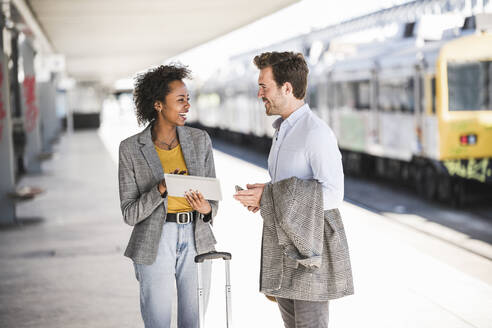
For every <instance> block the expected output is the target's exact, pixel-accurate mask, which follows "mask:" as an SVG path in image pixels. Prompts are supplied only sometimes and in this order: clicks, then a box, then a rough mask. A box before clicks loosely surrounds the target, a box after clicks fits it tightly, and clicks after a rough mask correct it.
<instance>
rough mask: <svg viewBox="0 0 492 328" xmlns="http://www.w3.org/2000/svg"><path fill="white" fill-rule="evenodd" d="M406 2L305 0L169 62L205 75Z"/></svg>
mask: <svg viewBox="0 0 492 328" xmlns="http://www.w3.org/2000/svg"><path fill="white" fill-rule="evenodd" d="M406 2H409V1H408V0H344V1H338V0H337V1H334V0H303V1H300V2H298V3H296V4H293V5H291V6H289V7H287V8H284V9H282V10H280V11H278V12H276V13H274V14H271V15H269V16H267V17H264V18H262V19H260V20H258V21H256V22H253V23H251V24H249V25H247V26H245V27H243V28H240V29H238V30H235V31H232V32H230V33H228V34H226V35H224V36H222V37H219V38H217V39H215V40H212V41H210V42H208V43H206V44H203V45H201V46H198V47H196V48H193V49H191V50H189V51H187V52H184V53H182V54H180V55H178V56H176V57H174V58H171V59H170V60H168V61H166V62H173V61H179V62H181V63H183V64H186V65H189V66H190V68H191V70H192V71H193V72H194V74H195V75H198V76H200V77H202V78H206V77H207V76H210V74H212V73H213V72H214V71H215V70H216V68H217V67H218V66H219V65H221V64H222V65H223V63H224V62H226V61H227V59H228V58H229V57H231V56H234V55H237V54H241V53H244V52H247V51H250V50H254V49H258V48H262V47H265V46H268V45H270V44H273V43H277V42H279V41H282V40H286V39H289V38H291V37H294V36H296V35H300V34H304V33H307V32H309V31H311V30H317V29H320V28H323V27H326V26H329V25H332V24H336V23H339V22H342V21H344V20H347V19H350V18H353V17H357V16H361V15H364V14H367V13H370V12H374V11H377V10H380V9H384V8H388V7H392V6H396V5H398V4H402V3H406ZM204 58H206V60H204Z"/></svg>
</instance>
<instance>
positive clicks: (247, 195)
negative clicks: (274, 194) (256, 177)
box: [234, 183, 265, 213]
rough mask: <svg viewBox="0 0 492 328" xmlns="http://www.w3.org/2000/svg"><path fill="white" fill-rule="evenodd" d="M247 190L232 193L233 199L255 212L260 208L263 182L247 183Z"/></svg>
mask: <svg viewBox="0 0 492 328" xmlns="http://www.w3.org/2000/svg"><path fill="white" fill-rule="evenodd" d="M246 188H248V190H240V191H238V192H237V193H236V194H235V195H234V199H236V200H237V201H239V202H240V203H241V204H243V206H244V207H247V208H248V211H250V212H253V213H256V212H258V210H259V209H260V200H261V195H262V194H263V189H264V188H265V184H264V183H255V184H247V185H246Z"/></svg>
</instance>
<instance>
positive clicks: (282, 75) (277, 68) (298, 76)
mask: <svg viewBox="0 0 492 328" xmlns="http://www.w3.org/2000/svg"><path fill="white" fill-rule="evenodd" d="M253 61H254V63H255V65H256V67H258V69H263V68H266V67H271V68H272V73H273V79H274V80H275V83H276V84H277V86H278V87H279V88H280V87H281V86H282V85H283V84H284V83H285V82H289V83H290V84H292V88H293V93H294V97H296V98H297V99H304V97H305V96H306V88H307V75H308V73H309V69H308V66H307V64H306V61H305V60H304V56H303V55H302V54H301V53H294V52H292V51H289V52H276V51H274V52H264V53H262V54H261V55H258V56H256V57H255V59H254V60H253Z"/></svg>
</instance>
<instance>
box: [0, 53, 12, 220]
mask: <svg viewBox="0 0 492 328" xmlns="http://www.w3.org/2000/svg"><path fill="white" fill-rule="evenodd" d="M8 72H9V71H8V68H7V57H6V56H5V55H4V54H3V52H0V154H2V156H1V160H0V177H2V178H1V179H0V223H2V224H6V223H13V222H15V204H14V202H13V200H12V199H10V197H9V196H8V193H9V192H12V191H14V190H15V178H14V148H13V144H12V141H13V140H12V121H11V115H10V102H9V79H8V76H9V74H8Z"/></svg>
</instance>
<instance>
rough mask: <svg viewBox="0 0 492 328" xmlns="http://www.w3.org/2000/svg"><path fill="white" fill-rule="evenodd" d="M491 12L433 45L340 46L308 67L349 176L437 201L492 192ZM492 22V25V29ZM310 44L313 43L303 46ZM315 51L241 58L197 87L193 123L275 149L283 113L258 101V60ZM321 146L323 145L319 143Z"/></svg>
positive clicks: (315, 101) (406, 38) (300, 44)
mask: <svg viewBox="0 0 492 328" xmlns="http://www.w3.org/2000/svg"><path fill="white" fill-rule="evenodd" d="M491 21H492V19H491V15H490V14H482V15H479V16H471V17H468V18H466V19H464V20H463V26H462V27H461V28H453V29H449V30H443V31H442V33H441V34H440V35H439V38H437V39H436V38H435V39H433V40H426V39H424V38H422V37H419V36H418V35H416V33H412V28H416V24H415V23H407V24H405V25H404V28H403V29H402V30H403V33H404V35H403V36H402V37H398V38H389V39H384V40H382V41H376V42H366V43H358V44H356V43H346V44H344V43H343V42H338V43H335V42H333V40H332V41H331V42H330V44H329V46H328V47H327V48H326V50H325V51H324V53H323V54H322V55H321V56H320V58H322V59H321V60H319V61H318V62H314V61H309V66H310V74H309V81H308V90H307V96H306V102H307V103H308V104H309V105H310V107H311V109H312V110H313V111H314V112H315V113H316V114H317V115H318V116H319V117H320V118H322V119H323V120H324V121H326V122H327V124H328V125H329V126H330V127H331V129H332V130H333V131H334V133H335V135H336V136H337V139H338V145H339V148H340V150H341V152H342V159H343V165H344V170H345V172H346V173H348V174H351V175H356V176H379V177H384V178H388V179H392V180H396V181H398V182H399V183H402V184H407V185H409V186H413V187H414V188H415V189H416V191H417V192H418V194H420V195H422V196H423V197H425V198H426V199H429V200H433V199H436V200H440V201H442V202H447V203H451V204H453V205H456V206H462V205H465V204H466V203H467V202H468V200H469V199H470V195H471V190H472V189H473V190H474V191H475V193H477V192H478V193H483V194H485V195H486V197H488V195H489V194H490V190H491V186H492V33H491V31H492V29H491V26H490V25H492V24H490V22H491ZM487 24H488V25H487ZM303 40H304V41H303ZM280 49H283V50H294V51H301V52H303V53H304V54H305V56H306V58H309V55H310V51H309V50H311V53H312V49H309V47H306V46H305V37H304V38H303V37H298V38H296V39H295V40H289V41H286V42H284V43H279V44H276V45H275V46H272V47H270V48H266V49H261V50H259V51H257V52H251V53H249V54H245V55H242V56H238V58H237V59H236V62H237V64H238V65H234V64H231V65H228V66H227V67H226V69H225V70H224V69H223V70H222V71H221V72H218V73H217V74H215V75H214V76H213V78H211V79H209V80H207V81H206V82H205V83H203V84H201V85H200V86H197V85H195V86H194V89H193V93H194V100H195V104H194V106H195V108H194V109H195V110H194V112H195V113H194V114H193V115H192V116H191V117H190V119H191V120H190V123H191V125H195V126H199V127H202V128H205V129H207V130H209V131H210V133H212V134H218V135H221V136H225V137H226V138H228V139H232V140H236V141H243V142H250V143H253V144H262V145H265V147H267V148H268V145H269V144H270V143H271V137H272V135H273V132H274V130H273V128H272V126H271V124H272V122H273V120H275V118H276V117H268V116H266V115H265V109H264V107H263V104H262V103H261V102H260V101H259V100H258V99H257V97H256V94H257V77H258V70H257V69H255V67H254V66H253V64H252V59H253V57H254V54H258V53H260V52H263V51H266V50H280ZM320 142H322V141H320Z"/></svg>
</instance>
